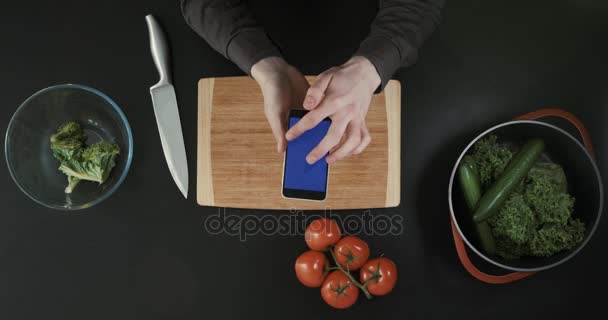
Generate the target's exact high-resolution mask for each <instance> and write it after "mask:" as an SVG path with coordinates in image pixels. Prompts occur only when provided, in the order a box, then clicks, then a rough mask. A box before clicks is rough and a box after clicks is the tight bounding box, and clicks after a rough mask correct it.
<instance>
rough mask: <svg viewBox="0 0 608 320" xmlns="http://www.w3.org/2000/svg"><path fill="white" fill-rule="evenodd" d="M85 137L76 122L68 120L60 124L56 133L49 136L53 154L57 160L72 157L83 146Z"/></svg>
mask: <svg viewBox="0 0 608 320" xmlns="http://www.w3.org/2000/svg"><path fill="white" fill-rule="evenodd" d="M86 139H87V137H86V136H85V134H84V132H83V131H82V128H81V127H80V125H79V124H78V123H76V122H68V123H66V124H64V125H62V126H61V127H59V129H57V133H55V134H54V135H52V136H51V150H52V151H53V156H54V157H55V158H56V159H57V160H59V161H64V160H67V159H70V158H72V157H74V156H75V155H76V154H77V153H78V152H79V151H80V149H81V148H82V147H83V146H84V142H85V140H86Z"/></svg>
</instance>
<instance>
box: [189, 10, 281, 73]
mask: <svg viewBox="0 0 608 320" xmlns="http://www.w3.org/2000/svg"><path fill="white" fill-rule="evenodd" d="M181 8H182V14H183V15H184V19H185V20H186V23H187V24H188V25H189V26H190V27H191V28H192V29H193V30H194V31H195V32H196V33H197V34H198V35H200V36H201V37H202V38H203V39H205V40H206V41H207V42H208V43H209V45H211V47H212V48H214V49H215V50H216V51H218V52H219V53H221V54H222V55H223V56H224V57H226V58H227V59H229V60H231V61H233V62H234V63H235V64H236V65H238V66H239V67H240V68H241V69H242V70H243V71H245V72H246V73H248V74H250V73H251V67H252V66H253V65H254V64H255V63H256V62H258V61H259V60H261V59H263V58H265V57H271V56H280V52H279V50H278V49H277V48H276V46H275V45H274V44H273V43H272V41H271V40H270V38H269V37H268V35H267V34H266V32H264V30H263V28H262V27H261V26H259V25H258V24H257V22H256V20H255V18H254V17H253V15H252V14H251V12H250V11H249V8H248V7H247V5H246V4H245V3H243V2H242V1H238V0H236V1H235V0H233V1H227V0H181Z"/></svg>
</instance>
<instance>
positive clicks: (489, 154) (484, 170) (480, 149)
mask: <svg viewBox="0 0 608 320" xmlns="http://www.w3.org/2000/svg"><path fill="white" fill-rule="evenodd" d="M497 140H498V138H497V137H496V136H495V135H489V136H487V137H485V138H482V139H480V140H479V141H477V143H475V145H474V146H473V153H472V156H473V159H475V164H476V165H477V169H478V170H479V180H480V181H481V185H482V186H483V187H484V188H487V187H488V186H490V184H492V182H493V181H494V180H496V178H498V177H499V176H500V175H501V174H502V172H503V171H504V169H505V167H506V166H507V164H508V163H509V161H511V158H512V157H513V152H512V151H511V150H509V149H508V148H507V147H505V146H504V145H501V144H499V143H497Z"/></svg>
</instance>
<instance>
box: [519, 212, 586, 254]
mask: <svg viewBox="0 0 608 320" xmlns="http://www.w3.org/2000/svg"><path fill="white" fill-rule="evenodd" d="M584 235H585V224H584V223H582V222H581V221H580V220H570V221H569V222H568V223H567V224H565V225H559V224H545V225H544V226H543V227H542V228H541V229H540V230H538V232H536V233H535V234H534V237H533V238H532V239H531V241H530V245H529V248H530V254H531V255H533V256H538V257H549V256H552V255H554V254H556V253H558V252H560V251H562V250H569V249H572V248H574V247H575V246H576V245H577V244H579V243H580V242H581V241H583V237H584Z"/></svg>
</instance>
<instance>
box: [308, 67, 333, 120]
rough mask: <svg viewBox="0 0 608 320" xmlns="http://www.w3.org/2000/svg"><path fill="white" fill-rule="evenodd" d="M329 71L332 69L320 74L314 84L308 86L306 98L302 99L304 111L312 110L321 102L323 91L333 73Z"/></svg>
mask: <svg viewBox="0 0 608 320" xmlns="http://www.w3.org/2000/svg"><path fill="white" fill-rule="evenodd" d="M331 71H333V68H332V69H329V70H327V71H326V72H323V73H321V74H320V75H319V77H318V78H317V80H316V81H315V83H313V84H312V86H310V88H309V89H308V92H307V93H306V98H305V99H304V104H303V105H304V109H306V110H312V109H314V108H316V107H317V106H318V105H319V103H320V102H321V100H323V97H324V96H325V91H326V90H327V87H328V86H329V84H330V83H331V79H332V78H333V72H331Z"/></svg>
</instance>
